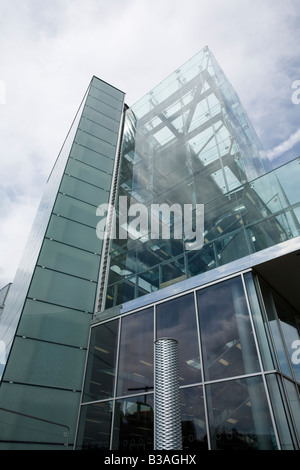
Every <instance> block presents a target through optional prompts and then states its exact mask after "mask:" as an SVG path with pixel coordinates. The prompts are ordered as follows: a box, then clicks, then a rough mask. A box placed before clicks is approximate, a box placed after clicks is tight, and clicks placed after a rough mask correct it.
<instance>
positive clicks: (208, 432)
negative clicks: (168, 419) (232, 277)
mask: <svg viewBox="0 0 300 470" xmlns="http://www.w3.org/2000/svg"><path fill="white" fill-rule="evenodd" d="M194 302H195V313H196V323H197V335H198V348H199V360H200V364H201V376H202V377H201V378H202V391H203V405H204V414H205V424H206V431H207V446H208V450H211V439H210V427H209V418H208V408H207V400H206V388H205V382H204V365H203V357H202V347H201V335H200V320H199V311H198V300H197V291H196V290H194Z"/></svg>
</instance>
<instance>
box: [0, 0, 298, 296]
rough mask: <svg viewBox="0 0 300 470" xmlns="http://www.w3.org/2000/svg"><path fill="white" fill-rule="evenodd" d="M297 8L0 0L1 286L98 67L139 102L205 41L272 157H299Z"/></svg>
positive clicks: (216, 2) (264, 1)
mask: <svg viewBox="0 0 300 470" xmlns="http://www.w3.org/2000/svg"><path fill="white" fill-rule="evenodd" d="M299 7H300V0H0V175H1V178H0V217H1V219H0V220H1V230H0V255H1V256H0V288H1V287H2V286H4V285H5V284H7V283H8V282H11V281H13V277H14V274H15V272H16V269H17V266H18V262H19V259H20V257H21V254H22V251H23V248H24V245H25V241H26V238H27V235H28V233H29V230H30V227H31V224H32V222H33V218H34V215H35V212H36V209H37V206H38V203H39V201H40V198H41V195H42V192H43V189H44V187H45V183H46V179H47V177H48V175H49V172H50V170H51V168H52V166H53V163H54V161H55V159H56V157H57V154H58V152H59V150H60V147H61V145H62V143H63V141H64V138H65V136H66V134H67V132H68V129H69V127H70V125H71V123H72V120H73V118H74V116H75V113H76V111H77V108H78V106H79V104H80V102H81V99H82V97H83V95H84V93H85V91H86V89H87V87H88V84H89V82H90V80H91V77H92V76H93V75H96V76H98V77H99V78H101V79H103V80H105V81H107V82H109V83H111V84H112V85H114V86H116V87H117V88H120V89H121V90H122V91H124V92H125V93H126V103H127V104H128V105H132V104H134V103H135V102H136V101H137V100H138V99H139V98H141V97H142V96H143V95H144V94H145V93H147V92H148V91H149V90H150V89H152V88H153V87H154V86H155V85H157V84H158V83H159V82H160V81H162V80H163V79H164V78H166V77H167V76H168V75H169V74H170V73H172V72H173V71H174V70H176V69H177V68H178V67H180V65H182V64H183V63H184V62H186V61H187V60H188V59H189V58H190V57H192V56H193V55H194V54H196V53H197V52H198V51H199V50H201V49H202V48H203V47H204V46H206V45H208V46H209V48H210V49H211V51H212V52H213V54H214V56H215V57H216V59H217V60H218V62H219V63H220V65H221V67H222V68H223V70H224V72H225V74H226V75H227V77H228V78H229V80H230V81H231V83H232V85H233V86H234V88H235V89H236V91H237V93H238V95H239V97H240V99H241V101H242V103H243V105H244V107H245V108H246V111H247V112H248V115H249V117H250V119H251V121H252V123H253V125H254V127H255V129H256V131H257V133H258V135H259V137H260V139H261V142H262V144H263V146H264V148H265V150H267V151H269V155H270V157H271V158H272V162H273V165H274V166H276V165H279V164H281V163H283V162H284V161H287V160H288V159H292V158H294V157H297V156H299V155H300V124H299V116H300V104H297V101H299V100H298V99H297V98H300V87H299V88H293V86H297V85H300V58H299V50H300V33H299V31H300V28H299V24H300V8H299ZM297 81H299V82H298V83H297ZM297 89H298V90H299V93H298V94H297ZM292 97H294V99H293V100H292ZM293 101H294V103H293Z"/></svg>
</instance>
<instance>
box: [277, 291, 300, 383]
mask: <svg viewBox="0 0 300 470" xmlns="http://www.w3.org/2000/svg"><path fill="white" fill-rule="evenodd" d="M273 297H274V302H275V307H276V310H277V315H278V318H279V322H280V328H281V331H282V334H283V338H284V341H285V346H286V351H287V355H288V357H289V358H290V361H291V366H292V369H293V372H294V376H295V379H296V381H297V382H300V360H299V354H300V353H299V346H300V315H299V313H297V312H296V311H295V310H294V309H293V308H292V307H290V306H289V304H288V303H287V302H286V301H285V300H284V299H282V298H281V297H279V295H278V294H277V293H275V292H274V293H273Z"/></svg>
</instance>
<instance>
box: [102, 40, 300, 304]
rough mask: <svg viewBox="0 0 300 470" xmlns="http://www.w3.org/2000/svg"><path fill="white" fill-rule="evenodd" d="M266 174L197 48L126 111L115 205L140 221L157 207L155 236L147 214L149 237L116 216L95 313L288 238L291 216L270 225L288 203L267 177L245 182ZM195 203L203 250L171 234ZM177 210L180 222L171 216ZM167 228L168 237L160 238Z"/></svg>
mask: <svg viewBox="0 0 300 470" xmlns="http://www.w3.org/2000/svg"><path fill="white" fill-rule="evenodd" d="M269 170H270V163H269V161H268V159H267V156H266V154H265V153H264V151H263V149H262V147H261V144H260V143H259V140H258V137H257V135H256V133H255V132H254V130H253V128H252V126H251V124H250V122H249V119H248V117H247V115H246V112H245V110H244V109H243V107H242V105H241V103H240V101H239V98H238V96H237V94H236V93H235V91H234V90H233V88H232V86H231V85H230V83H229V81H228V80H227V78H226V77H225V75H224V73H223V72H222V70H221V68H220V67H219V65H218V64H217V62H216V60H215V59H214V57H213V55H212V53H211V52H210V51H209V49H208V48H204V49H203V50H202V51H201V52H200V53H198V54H197V55H196V56H194V57H193V58H192V59H191V60H190V61H188V62H187V63H186V64H185V65H183V66H182V67H181V68H180V69H178V70H176V71H175V72H174V73H173V74H172V75H171V76H170V77H168V78H167V79H166V80H164V81H163V82H162V83H160V84H159V85H158V86H157V87H156V88H154V89H153V90H152V91H150V92H149V93H148V94H147V95H146V96H145V97H144V98H142V99H141V100H140V101H139V102H138V103H136V104H135V105H134V106H132V107H131V108H130V109H129V110H128V111H127V112H126V118H125V127H124V138H123V144H122V155H121V161H120V171H119V180H118V196H119V198H116V204H117V203H118V201H120V200H121V201H122V204H123V201H124V200H125V201H127V204H128V207H130V206H133V205H134V204H142V205H143V206H146V207H147V208H148V214H150V213H151V212H152V214H153V211H152V208H153V207H156V208H161V209H162V210H161V211H159V212H158V214H157V216H156V217H157V219H159V230H160V233H159V234H153V230H152V225H151V222H153V219H151V220H150V216H149V232H148V233H147V230H141V229H140V228H139V227H138V229H137V230H136V232H135V233H132V230H128V228H129V229H130V220H129V222H128V223H127V226H126V221H125V224H124V221H123V220H121V219H122V218H121V217H119V216H117V218H116V219H117V220H116V230H117V233H119V231H120V230H122V229H124V227H125V228H127V232H128V233H127V234H125V235H123V236H122V237H119V238H117V239H115V240H112V242H111V246H110V262H109V266H110V269H109V271H108V272H107V273H106V275H107V278H108V281H107V283H108V289H107V297H106V302H104V301H103V299H100V303H99V308H100V309H101V308H103V307H104V305H105V306H106V307H111V306H113V305H118V304H121V303H122V302H126V301H129V300H131V299H133V298H137V297H139V296H142V295H145V294H147V293H151V292H154V291H156V290H158V289H161V288H163V287H166V286H168V285H170V284H174V283H176V282H179V281H182V280H184V279H188V278H190V277H192V276H194V275H196V274H200V273H203V272H206V271H209V270H211V269H214V268H216V267H219V266H222V265H224V264H227V263H228V262H231V261H233V260H236V259H239V258H242V257H243V256H247V255H249V254H251V253H253V252H256V251H259V250H261V249H263V248H266V247H267V246H270V245H272V244H276V243H278V242H280V241H284V240H287V239H288V238H289V237H290V231H291V229H290V225H293V226H294V222H293V221H291V220H290V219H291V217H292V218H293V216H291V217H289V220H287V221H284V220H280V219H279V218H278V217H274V214H275V213H276V212H278V211H280V210H281V206H280V204H282V203H284V204H286V198H285V195H284V194H283V189H282V188H281V187H280V185H279V183H278V182H277V181H276V178H275V177H273V180H272V181H269V180H268V179H264V180H263V183H262V180H260V181H261V183H260V182H258V183H253V181H254V180H256V179H258V178H259V177H261V176H262V175H264V174H265V173H266V172H268V171H269ZM277 195H278V198H277V199H276V197H277ZM125 198H126V199H125ZM279 198H280V201H279ZM276 201H277V203H276ZM197 204H198V205H203V206H204V221H203V222H204V240H203V241H204V245H203V247H202V249H201V250H199V249H197V248H196V249H194V248H193V246H190V247H187V244H186V243H185V242H186V240H185V237H184V234H183V236H180V237H176V235H175V234H174V231H175V226H176V222H177V221H178V218H180V213H181V214H182V216H184V207H191V211H192V218H193V220H194V222H193V223H194V224H195V219H196V207H197ZM166 207H167V208H169V209H170V213H166V210H165V211H164V210H163V209H165V208H166ZM176 207H177V208H179V215H178V213H176V210H174V211H173V212H171V209H172V208H176ZM180 210H181V212H180ZM119 213H120V210H119V212H118V211H117V214H119ZM150 225H151V227H150ZM182 225H183V223H182ZM166 227H168V228H169V229H170V237H169V238H168V239H163V237H162V236H161V234H162V231H163V230H164V229H165V228H166ZM138 230H140V233H138ZM295 233H296V234H297V233H299V223H298V222H297V221H296V232H295Z"/></svg>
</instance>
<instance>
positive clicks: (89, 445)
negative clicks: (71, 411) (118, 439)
mask: <svg viewBox="0 0 300 470" xmlns="http://www.w3.org/2000/svg"><path fill="white" fill-rule="evenodd" d="M111 417H112V402H110V401H108V402H103V403H94V404H93V405H87V406H83V407H82V408H81V416H80V424H79V431H78V438H77V445H76V449H77V450H108V449H109V447H110V429H111Z"/></svg>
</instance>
